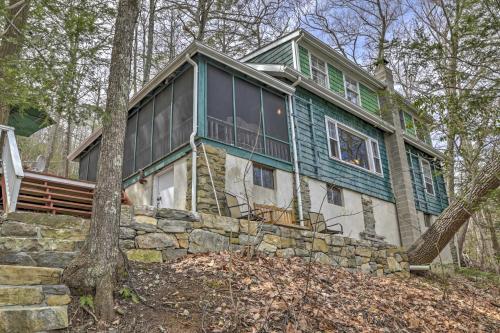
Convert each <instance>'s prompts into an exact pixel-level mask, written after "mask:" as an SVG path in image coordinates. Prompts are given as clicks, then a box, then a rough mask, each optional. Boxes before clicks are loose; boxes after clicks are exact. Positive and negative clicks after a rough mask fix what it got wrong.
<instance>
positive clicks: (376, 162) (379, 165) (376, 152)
mask: <svg viewBox="0 0 500 333" xmlns="http://www.w3.org/2000/svg"><path fill="white" fill-rule="evenodd" d="M370 141H371V143H372V156H373V166H374V168H375V172H376V173H382V163H381V161H380V151H379V149H378V143H377V141H374V140H370Z"/></svg>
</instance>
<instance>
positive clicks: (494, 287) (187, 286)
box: [69, 253, 500, 333]
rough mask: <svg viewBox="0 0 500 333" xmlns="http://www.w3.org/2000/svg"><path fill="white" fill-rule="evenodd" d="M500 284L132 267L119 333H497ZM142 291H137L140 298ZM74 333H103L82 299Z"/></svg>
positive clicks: (248, 263)
mask: <svg viewBox="0 0 500 333" xmlns="http://www.w3.org/2000/svg"><path fill="white" fill-rule="evenodd" d="M498 287H499V285H498V280H497V281H496V283H487V284H479V283H474V282H471V281H469V280H467V279H465V278H464V277H461V276H455V277H452V278H449V279H447V280H446V282H444V283H443V281H440V279H437V278H423V277H412V278H410V279H401V278H398V277H370V276H367V275H363V274H360V273H351V272H349V271H347V270H344V269H338V268H333V267H331V266H326V265H321V264H311V265H308V264H307V263H305V262H304V261H302V260H300V259H298V258H292V259H282V258H268V257H256V258H255V257H254V258H252V259H248V258H247V257H246V256H243V255H241V254H234V253H233V254H229V253H222V254H207V255H195V256H187V257H185V258H183V259H178V260H177V261H174V262H170V263H165V264H162V265H158V264H155V265H145V264H132V266H131V267H130V279H129V281H128V283H127V284H126V285H124V287H123V288H122V289H121V291H120V292H119V294H120V295H121V296H119V297H117V305H116V311H117V314H118V315H117V317H116V320H115V322H114V323H113V327H111V330H113V329H116V331H119V332H289V333H291V332H294V333H295V332H360V331H363V332H396V331H398V332H401V331H406V332H465V331H474V332H478V331H479V332H494V331H496V330H498V327H500V308H499V307H500V304H499V302H498V299H499V296H500V293H499V288H498ZM134 290H135V291H136V292H137V295H139V297H137V296H136V294H135V292H134ZM69 318H70V320H71V322H70V329H69V331H70V332H79V331H82V332H83V331H85V332H86V331H93V329H94V325H93V320H92V316H91V315H90V314H89V312H87V311H84V310H83V308H82V307H81V306H80V305H79V299H78V298H74V300H73V303H72V306H71V311H70V314H69Z"/></svg>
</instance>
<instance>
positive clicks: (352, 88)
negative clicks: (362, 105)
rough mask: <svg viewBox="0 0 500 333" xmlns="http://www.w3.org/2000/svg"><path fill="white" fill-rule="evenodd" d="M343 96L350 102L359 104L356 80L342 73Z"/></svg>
mask: <svg viewBox="0 0 500 333" xmlns="http://www.w3.org/2000/svg"><path fill="white" fill-rule="evenodd" d="M344 82H345V98H347V99H348V100H349V101H350V102H352V103H354V104H356V105H359V87H358V82H357V81H355V80H353V79H351V78H350V77H347V76H345V75H344Z"/></svg>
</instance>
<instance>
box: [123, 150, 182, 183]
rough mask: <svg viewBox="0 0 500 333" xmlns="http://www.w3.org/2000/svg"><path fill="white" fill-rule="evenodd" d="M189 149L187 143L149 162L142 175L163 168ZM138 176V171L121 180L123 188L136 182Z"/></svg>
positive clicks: (147, 174) (145, 175)
mask: <svg viewBox="0 0 500 333" xmlns="http://www.w3.org/2000/svg"><path fill="white" fill-rule="evenodd" d="M190 150H191V146H190V145H189V144H187V145H185V146H183V147H181V148H179V149H177V150H176V151H174V152H173V153H171V154H170V155H167V156H166V157H164V158H162V159H160V160H158V161H156V162H154V163H153V164H151V165H150V166H148V167H146V168H145V169H144V177H147V176H149V175H151V174H153V173H155V172H156V171H158V170H160V169H163V168H164V167H166V166H167V165H169V164H171V163H173V162H175V161H177V160H178V159H180V158H181V157H183V156H185V155H186V154H187V153H188V152H189V151H190ZM139 178H140V177H139V173H138V172H136V173H135V174H134V175H132V176H130V177H129V178H127V179H125V180H124V181H123V188H127V187H129V186H130V185H132V184H134V183H136V182H138V181H139Z"/></svg>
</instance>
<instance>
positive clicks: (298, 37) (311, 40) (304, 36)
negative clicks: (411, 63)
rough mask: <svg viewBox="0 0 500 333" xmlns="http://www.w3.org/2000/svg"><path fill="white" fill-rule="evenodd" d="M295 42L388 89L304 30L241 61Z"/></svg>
mask: <svg viewBox="0 0 500 333" xmlns="http://www.w3.org/2000/svg"><path fill="white" fill-rule="evenodd" d="M291 40H294V41H295V42H299V41H304V42H306V43H307V44H309V45H310V46H312V47H313V49H314V50H317V51H319V52H321V53H323V54H325V55H327V56H328V57H330V58H331V59H332V61H333V63H332V65H335V64H338V65H339V66H341V67H343V68H346V69H348V70H349V71H351V72H353V73H354V74H356V75H359V76H360V77H361V78H363V79H364V80H366V81H367V82H368V83H370V84H372V85H374V86H375V87H377V88H379V89H384V88H385V87H386V84H385V83H383V82H382V81H380V80H378V79H377V78H375V76H373V75H372V74H370V73H369V72H368V71H366V70H365V69H363V68H362V67H360V66H359V65H358V64H356V63H355V62H354V61H352V60H350V59H348V58H346V57H344V56H343V55H342V54H340V53H339V52H338V51H336V50H335V49H333V48H332V47H331V46H329V45H328V44H326V43H324V42H323V41H321V40H320V39H318V38H317V37H315V36H313V35H312V34H311V33H309V32H307V31H306V30H303V29H297V30H295V31H293V32H291V33H289V34H288V35H286V36H283V37H281V38H280V39H277V40H275V41H274V42H272V43H270V44H267V45H266V46H264V47H262V48H260V49H257V50H254V51H252V52H250V53H249V54H247V55H245V56H244V57H242V58H241V59H240V61H244V62H246V61H248V60H251V59H252V58H255V57H256V56H258V55H260V54H262V53H264V52H267V51H269V50H271V49H273V48H275V47H276V46H279V45H281V44H283V43H286V42H288V41H291Z"/></svg>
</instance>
